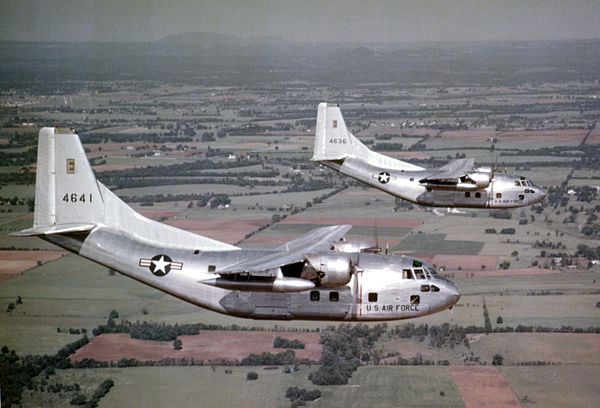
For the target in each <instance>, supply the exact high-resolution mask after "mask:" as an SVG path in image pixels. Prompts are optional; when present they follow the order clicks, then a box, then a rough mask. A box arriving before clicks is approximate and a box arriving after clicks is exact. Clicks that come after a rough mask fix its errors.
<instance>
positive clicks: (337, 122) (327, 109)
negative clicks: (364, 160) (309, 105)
mask: <svg viewBox="0 0 600 408" xmlns="http://www.w3.org/2000/svg"><path fill="white" fill-rule="evenodd" d="M358 145H360V146H362V147H364V148H366V147H365V146H364V145H363V144H362V143H361V142H360V141H359V140H358V139H356V138H355V137H354V136H353V135H352V134H351V133H350V132H348V129H347V128H346V123H345V122H344V117H343V116H342V112H341V111H340V108H339V107H338V105H333V104H328V103H320V104H319V108H318V113H317V128H316V131H315V146H314V152H313V157H312V160H313V161H322V160H343V159H345V158H347V157H350V156H353V155H354V154H355V153H356V150H357V147H358Z"/></svg>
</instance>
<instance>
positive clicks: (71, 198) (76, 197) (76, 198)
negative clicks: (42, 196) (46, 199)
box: [62, 193, 92, 203]
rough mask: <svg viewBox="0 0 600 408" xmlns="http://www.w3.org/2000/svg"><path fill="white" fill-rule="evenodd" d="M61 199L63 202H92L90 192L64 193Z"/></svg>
mask: <svg viewBox="0 0 600 408" xmlns="http://www.w3.org/2000/svg"><path fill="white" fill-rule="evenodd" d="M62 200H63V201H64V202H65V203H91V202H92V194H91V193H87V194H85V193H84V194H77V193H66V194H65V195H64V196H63V198H62Z"/></svg>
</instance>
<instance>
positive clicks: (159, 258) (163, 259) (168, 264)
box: [140, 255, 183, 276]
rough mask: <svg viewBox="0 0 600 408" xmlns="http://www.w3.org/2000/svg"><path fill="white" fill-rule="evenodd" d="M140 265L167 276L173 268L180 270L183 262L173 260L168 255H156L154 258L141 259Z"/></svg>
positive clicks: (159, 274) (157, 274) (155, 273)
mask: <svg viewBox="0 0 600 408" xmlns="http://www.w3.org/2000/svg"><path fill="white" fill-rule="evenodd" d="M140 266H145V267H147V268H149V269H150V272H152V273H153V274H154V275H156V276H165V275H166V274H167V273H169V272H170V271H171V269H173V270H176V271H180V270H181V268H183V263H182V262H173V260H172V259H171V257H169V256H168V255H155V256H154V257H152V259H140Z"/></svg>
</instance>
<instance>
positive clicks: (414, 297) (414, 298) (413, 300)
mask: <svg viewBox="0 0 600 408" xmlns="http://www.w3.org/2000/svg"><path fill="white" fill-rule="evenodd" d="M419 303H421V296H419V295H410V304H411V305H418V304H419Z"/></svg>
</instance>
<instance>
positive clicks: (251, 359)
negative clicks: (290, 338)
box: [240, 350, 310, 366]
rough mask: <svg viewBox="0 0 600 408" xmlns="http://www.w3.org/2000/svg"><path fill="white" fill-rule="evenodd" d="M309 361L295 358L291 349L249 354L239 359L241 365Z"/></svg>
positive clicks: (284, 363) (288, 363)
mask: <svg viewBox="0 0 600 408" xmlns="http://www.w3.org/2000/svg"><path fill="white" fill-rule="evenodd" d="M303 363H310V362H309V361H305V360H303V361H300V360H298V359H297V358H296V353H295V352H294V351H293V350H286V351H283V352H281V353H277V354H273V353H261V354H250V355H249V356H248V357H244V358H243V359H242V360H241V361H240V365H243V366H260V365H274V366H278V365H292V364H303Z"/></svg>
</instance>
